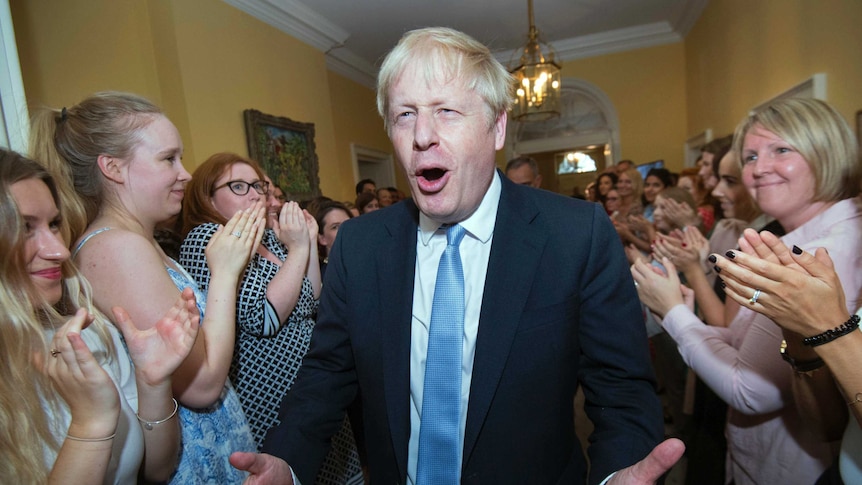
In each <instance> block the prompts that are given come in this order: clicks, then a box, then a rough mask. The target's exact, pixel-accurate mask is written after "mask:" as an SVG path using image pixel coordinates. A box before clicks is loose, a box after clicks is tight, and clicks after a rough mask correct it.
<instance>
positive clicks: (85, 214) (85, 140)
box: [31, 92, 265, 484]
mask: <svg viewBox="0 0 862 485" xmlns="http://www.w3.org/2000/svg"><path fill="white" fill-rule="evenodd" d="M31 133H32V136H33V143H32V145H33V146H32V147H31V149H32V151H33V152H34V154H35V155H36V156H38V157H39V159H40V160H42V161H44V162H45V163H47V164H48V165H49V166H50V167H51V168H52V169H53V170H54V172H55V173H57V174H58V176H56V177H55V178H56V180H57V185H58V190H59V192H60V194H61V195H63V197H62V200H63V201H68V203H67V204H65V205H66V208H65V209H66V215H67V216H68V217H67V218H66V219H67V221H68V222H69V225H70V230H71V231H70V232H71V234H73V235H74V236H73V238H72V239H70V240H77V242H76V244H75V250H74V255H73V257H74V258H75V261H76V262H77V263H78V266H79V267H80V269H81V272H82V273H83V274H84V276H86V278H87V279H88V280H89V281H90V284H91V285H92V287H93V297H94V298H93V300H94V302H95V304H96V306H97V307H98V309H99V310H101V312H102V313H104V314H110V313H111V310H112V309H113V308H114V307H122V308H124V309H125V310H126V312H128V314H129V316H130V317H131V319H132V321H134V322H135V325H136V326H137V327H138V328H139V329H140V330H143V331H147V332H155V331H157V322H158V321H159V319H161V318H162V316H163V315H164V314H165V312H166V311H168V309H170V308H171V306H172V305H173V304H174V302H175V301H176V300H177V299H178V298H179V296H180V294H181V292H183V291H187V290H186V289H187V288H191V290H192V291H193V292H194V293H195V296H196V300H197V303H198V311H199V312H200V324H201V327H200V330H199V332H198V336H197V339H196V340H195V343H194V346H193V348H192V349H191V353H190V354H189V355H188V357H187V358H186V359H185V360H184V361H183V363H182V364H181V365H180V366H179V368H178V369H177V370H176V371H175V372H174V373H173V375H172V381H171V384H172V392H173V395H174V396H175V397H176V399H177V401H179V403H180V404H181V406H180V407H179V417H180V424H181V431H182V451H181V454H180V461H179V465H178V468H177V470H176V471H175V472H173V475H172V476H171V472H172V471H173V470H165V471H166V472H167V473H166V475H167V476H171V482H172V483H179V484H186V483H220V484H238V483H241V482H242V481H243V479H244V478H245V476H244V474H243V473H239V472H237V470H235V469H233V467H231V466H230V463H228V459H227V458H228V455H229V454H230V453H231V452H232V451H235V450H237V449H246V450H253V449H254V441H253V439H252V435H251V431H250V430H249V427H248V424H247V423H246V419H245V416H244V414H243V411H242V407H241V405H240V402H239V398H238V397H237V394H236V392H235V391H234V389H233V387H232V386H231V384H230V382H229V381H228V379H227V375H228V369H229V368H230V362H231V358H232V356H233V349H234V338H235V332H236V323H235V321H234V316H235V307H236V293H237V281H238V280H239V278H240V276H241V275H242V272H243V270H244V269H245V266H246V263H247V262H248V260H249V258H250V256H251V254H252V253H253V251H254V248H256V247H257V245H258V244H259V241H260V238H261V236H262V235H263V229H264V227H265V221H264V214H263V206H262V205H259V206H257V207H256V208H255V209H254V210H248V211H243V212H240V213H236V214H233V213H232V214H231V215H232V216H233V217H231V218H230V220H227V219H226V220H223V221H221V222H223V223H224V226H222V227H219V228H218V230H216V231H215V233H214V235H213V237H212V239H211V241H210V244H209V247H207V256H208V258H207V263H208V264H209V265H210V268H209V269H210V270H211V271H212V274H213V275H214V276H213V279H212V280H211V281H209V288H208V289H209V292H208V293H207V294H206V296H204V294H203V293H202V292H200V290H199V289H198V287H197V285H196V284H195V281H194V279H193V278H192V277H191V276H190V275H189V274H188V273H187V272H186V271H185V269H184V268H183V267H182V266H180V265H179V264H178V263H177V262H176V261H174V260H173V259H172V258H170V257H169V256H168V255H167V254H165V252H164V251H163V250H162V248H161V247H160V246H159V244H158V243H157V242H156V240H155V237H154V230H155V228H156V226H157V225H158V224H160V223H163V222H165V221H167V220H169V219H171V218H172V217H174V216H176V215H177V214H179V213H180V209H181V208H182V204H183V196H184V189H185V186H186V184H187V183H188V181H189V178H190V175H189V173H188V172H187V171H186V170H185V168H183V164H182V161H181V159H182V154H183V144H182V140H180V135H179V132H178V131H177V129H176V127H175V126H174V125H173V123H171V121H170V120H169V119H168V118H167V117H166V116H165V115H164V114H163V113H162V111H161V110H160V109H159V108H158V107H157V106H155V105H153V104H152V103H151V102H150V101H148V100H146V99H144V98H141V97H139V96H135V95H133V94H128V93H114V92H108V93H98V94H95V95H92V96H90V97H88V98H86V99H85V100H83V101H81V102H80V103H78V104H77V105H75V106H71V107H69V108H68V109H67V108H63V109H62V110H46V111H44V112H42V113H39V114H37V115H36V120H35V124H34V127H33V130H32V132H31ZM155 417H158V415H155V416H152V418H155ZM149 459H150V457H149V455H148V456H146V457H145V460H149Z"/></svg>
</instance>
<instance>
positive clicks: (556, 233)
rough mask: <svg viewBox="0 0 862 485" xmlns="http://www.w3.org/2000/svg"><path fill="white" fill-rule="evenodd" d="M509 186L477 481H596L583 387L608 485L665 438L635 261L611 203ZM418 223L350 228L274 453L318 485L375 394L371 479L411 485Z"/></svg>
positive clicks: (471, 454)
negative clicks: (347, 418)
mask: <svg viewBox="0 0 862 485" xmlns="http://www.w3.org/2000/svg"><path fill="white" fill-rule="evenodd" d="M501 178H502V181H503V186H502V193H501V197H500V205H499V209H498V212H497V220H496V224H495V228H494V237H493V241H492V246H491V255H490V260H489V263H488V272H487V277H486V283H485V292H484V298H483V301H482V309H481V315H480V319H479V333H478V336H477V342H476V354H475V361H474V365H473V376H472V382H471V386H470V401H469V406H468V411H467V425H466V433H465V437H464V455H463V464H462V483H465V484H467V483H476V484H480V483H481V484H499V483H529V484H544V483H547V484H553V483H584V479H585V477H586V473H587V465H586V462H585V460H584V456H583V453H582V451H581V449H580V445H579V442H578V440H577V438H576V436H575V427H574V411H573V400H574V395H575V391H576V389H577V386H578V384H579V383H580V384H581V385H582V386H583V388H584V392H585V396H586V412H587V415H588V416H589V418H590V420H591V421H592V422H593V423H594V424H595V432H594V434H593V435H592V445H591V446H590V447H589V450H588V453H589V457H590V463H591V467H590V473H589V474H590V478H589V482H590V483H598V482H599V481H601V480H602V479H604V478H605V477H606V476H607V475H609V474H610V473H612V472H613V471H616V470H619V469H622V468H624V467H626V466H629V465H631V464H633V463H635V462H637V461H638V460H640V459H642V458H643V457H645V456H646V455H647V454H648V453H649V451H650V450H651V449H652V448H653V447H654V446H655V445H656V444H657V443H658V442H659V440H660V439H661V437H662V434H663V431H662V426H663V424H662V418H661V411H660V406H659V402H658V399H657V397H656V395H655V391H654V381H653V376H652V369H651V366H650V362H649V357H648V350H647V349H648V346H647V337H646V333H645V329H644V319H643V315H642V313H641V308H640V304H639V302H638V298H637V293H636V291H635V289H634V285H633V283H632V278H631V274H630V273H629V269H628V263H627V262H626V258H625V256H624V254H623V250H622V245H621V244H620V240H619V237H618V236H617V234H616V232H615V231H614V229H613V226H612V224H611V223H610V221H609V219H608V217H607V215H606V214H605V212H604V210H603V209H602V208H601V206H599V205H598V204H593V203H589V202H584V201H581V200H576V199H570V198H566V197H562V196H560V195H557V194H552V193H550V192H546V191H543V190H537V189H533V188H529V187H524V186H519V185H515V184H513V183H511V182H509V181H508V180H507V179H506V178H505V177H501ZM418 221H419V215H418V209H417V208H416V206H415V205H414V203H413V201H412V200H407V201H405V202H403V203H400V204H396V205H394V206H392V207H390V208H387V209H385V210H380V211H376V212H374V213H371V214H367V215H363V216H361V217H359V218H357V219H353V220H350V221H348V222H346V223H345V224H343V225H342V226H341V228H340V229H339V234H338V237H337V240H336V242H335V245H334V248H333V250H332V253H331V255H330V257H329V267H328V269H327V271H326V279H325V282H324V285H323V295H322V297H321V302H320V312H319V316H318V322H317V326H316V327H315V329H314V334H313V337H312V342H311V348H310V350H309V352H308V354H307V356H306V358H305V360H304V361H303V365H302V367H301V369H300V371H299V376H298V378H297V380H296V382H295V384H294V385H293V388H292V389H291V391H290V392H289V393H288V395H287V396H286V397H285V400H284V402H283V403H282V407H281V410H280V415H279V419H280V422H281V424H280V425H278V426H276V427H275V428H273V429H272V430H271V431H270V433H269V435H268V436H267V439H266V442H265V443H264V447H263V451H264V452H267V453H270V454H273V455H276V456H279V457H281V458H283V459H285V460H286V461H287V462H288V463H290V464H291V466H292V467H293V469H294V471H295V473H296V474H297V476H298V477H299V478H300V480H301V481H302V482H303V483H304V484H305V485H310V484H312V483H313V481H314V478H315V476H316V473H317V469H318V467H319V465H320V463H321V462H322V460H323V457H324V456H325V454H326V452H327V449H328V446H329V445H328V443H329V437H330V436H332V435H333V434H334V433H335V432H336V431H337V430H338V428H339V426H340V425H341V420H342V419H343V416H344V410H345V408H346V407H347V406H348V405H349V404H350V403H351V402H352V401H353V399H354V398H355V397H356V396H357V393H358V392H359V391H360V390H361V392H360V393H359V395H360V396H361V401H362V410H363V413H362V415H363V420H364V429H365V446H366V449H367V454H368V467H369V470H370V475H371V481H372V483H375V484H378V483H380V484H390V483H404V482H405V481H406V474H407V442H408V438H409V436H410V412H409V396H410V372H409V356H410V322H411V313H412V307H413V278H414V271H415V262H416V238H417V227H418Z"/></svg>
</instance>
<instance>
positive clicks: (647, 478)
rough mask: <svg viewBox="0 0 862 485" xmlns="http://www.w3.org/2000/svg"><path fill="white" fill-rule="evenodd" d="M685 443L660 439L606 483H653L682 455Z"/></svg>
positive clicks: (644, 484) (632, 484)
mask: <svg viewBox="0 0 862 485" xmlns="http://www.w3.org/2000/svg"><path fill="white" fill-rule="evenodd" d="M684 451H685V445H684V444H683V443H682V441H680V440H678V439H676V438H670V439H666V440H664V441H662V442H661V443H659V444H658V446H656V447H655V448H653V450H652V451H651V452H650V454H649V455H647V457H646V458H644V459H643V460H641V461H639V462H637V463H635V464H634V465H632V466H630V467H628V468H624V469H622V470H620V471H618V472H617V473H616V474H614V476H613V477H612V478H611V479H610V480H609V481H608V485H647V484H653V483H655V482H656V481H657V480H658V479H659V478H661V476H662V475H664V474H665V473H666V472H667V471H668V470H670V469H671V467H672V466H674V465H676V462H677V461H679V459H680V458H681V457H682V454H683V452H684Z"/></svg>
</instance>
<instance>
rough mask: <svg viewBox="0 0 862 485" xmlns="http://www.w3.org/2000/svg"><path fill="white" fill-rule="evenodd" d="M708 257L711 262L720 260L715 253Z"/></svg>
mask: <svg viewBox="0 0 862 485" xmlns="http://www.w3.org/2000/svg"><path fill="white" fill-rule="evenodd" d="M708 259H709V262H710V263H714V262H716V261H718V258H716V257H715V255H714V254H710V255H709V258H708Z"/></svg>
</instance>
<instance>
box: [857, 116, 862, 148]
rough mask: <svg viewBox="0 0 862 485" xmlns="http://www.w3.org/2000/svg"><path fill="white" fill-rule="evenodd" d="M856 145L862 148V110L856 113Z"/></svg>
mask: <svg viewBox="0 0 862 485" xmlns="http://www.w3.org/2000/svg"><path fill="white" fill-rule="evenodd" d="M856 143H858V144H859V147H862V109H860V110H859V111H857V112H856Z"/></svg>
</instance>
